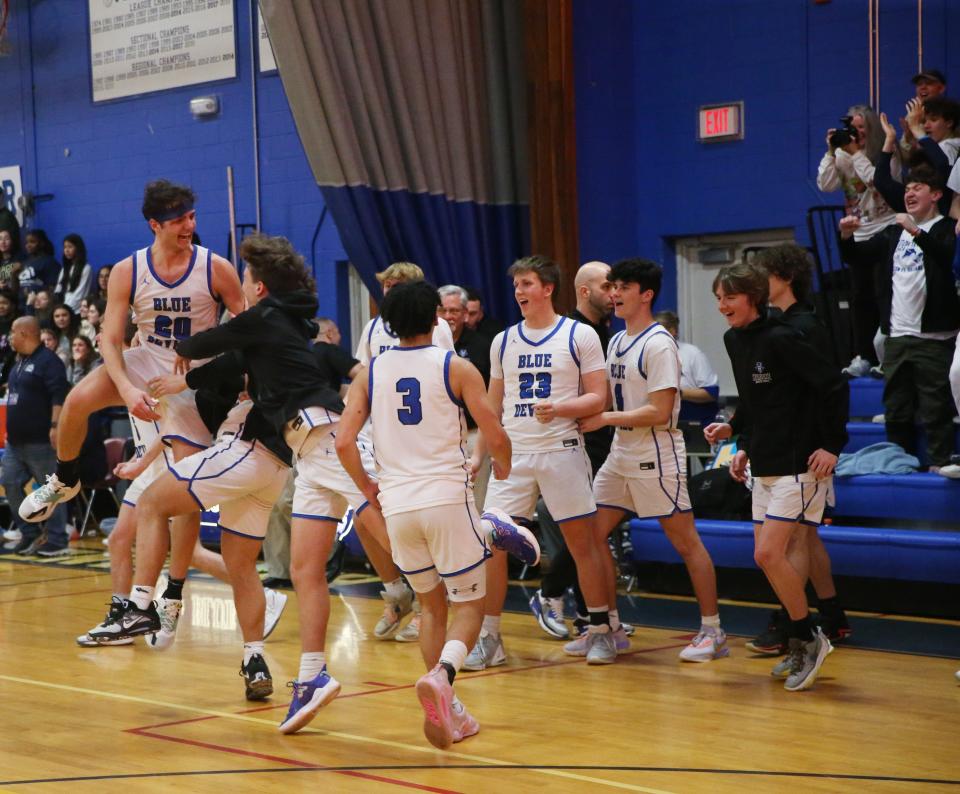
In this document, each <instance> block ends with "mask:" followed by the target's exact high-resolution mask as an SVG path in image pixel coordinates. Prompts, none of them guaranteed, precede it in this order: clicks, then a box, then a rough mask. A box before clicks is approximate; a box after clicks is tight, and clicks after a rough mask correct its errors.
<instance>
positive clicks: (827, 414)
mask: <svg viewBox="0 0 960 794" xmlns="http://www.w3.org/2000/svg"><path fill="white" fill-rule="evenodd" d="M713 289H714V294H715V295H716V296H717V307H718V309H719V310H720V312H721V314H723V315H724V317H726V319H727V323H728V324H729V326H730V330H728V331H727V332H726V333H725V334H724V336H723V341H724V344H725V345H726V347H727V353H728V354H729V355H730V362H731V364H732V365H733V374H734V378H735V379H736V382H737V392H738V394H739V395H740V402H739V404H738V406H737V412H736V413H735V414H734V417H733V420H732V426H733V427H731V424H726V423H719V422H717V423H713V424H711V425H708V426H707V427H706V428H704V436H705V437H706V438H707V441H708V442H710V443H711V444H712V443H715V442H716V441H717V440H721V439H724V438H729V437H730V435H731V433H732V432H739V433H740V438H739V446H740V449H739V450H738V451H737V454H736V455H735V456H734V459H733V462H732V463H731V464H730V474H731V476H733V477H734V478H735V479H738V480H741V481H743V480H745V479H746V465H747V462H748V457H749V462H750V466H751V469H752V474H753V483H754V484H753V523H754V534H755V545H756V548H755V551H754V556H755V558H756V561H757V564H758V565H759V566H760V567H761V569H763V572H764V574H765V575H766V577H767V579H768V580H769V582H770V585H771V586H772V587H773V589H774V591H775V592H776V594H777V597H778V598H779V599H780V603H781V604H783V606H784V608H785V609H786V610H787V614H788V615H789V617H790V628H789V652H788V655H787V658H786V659H785V660H784V661H783V662H781V663H779V664H778V665H777V666H776V667H774V669H773V675H775V676H778V677H786V681H785V683H784V688H785V689H787V690H788V691H790V692H795V691H798V690H802V689H809V688H810V687H811V686H813V683H814V681H815V680H816V678H817V674H818V672H819V670H820V667H821V665H822V664H823V662H824V660H825V659H826V658H827V655H828V654H830V653H831V652H832V651H833V646H832V645H831V644H830V640H828V639H827V638H826V637H825V636H824V634H823V632H822V631H821V630H820V628H819V627H814V626H813V624H812V622H811V619H810V609H809V605H808V603H807V595H806V592H805V586H806V579H805V578H804V577H803V576H801V574H800V573H799V572H798V571H797V570H796V568H794V567H793V565H792V564H791V561H790V558H789V557H788V556H787V548H788V546H789V544H790V542H791V540H792V538H793V537H794V535H795V534H796V532H797V531H798V526H799V525H800V524H801V523H803V524H807V525H809V526H818V525H819V524H820V520H821V518H822V517H823V509H824V504H825V500H826V492H827V484H828V481H829V477H830V475H831V474H833V469H834V467H835V466H836V464H837V457H838V455H839V454H840V450H841V449H843V446H844V444H846V442H847V429H846V422H847V414H848V403H849V390H848V386H847V382H846V380H845V378H844V377H843V375H842V374H841V373H840V370H839V369H838V368H837V367H836V365H835V363H834V362H832V361H830V359H829V357H828V356H829V354H828V353H827V352H826V351H822V350H818V349H817V348H815V347H814V346H813V345H811V344H810V343H809V342H808V341H807V340H806V339H805V338H804V337H803V336H802V335H801V334H800V332H799V331H797V330H796V329H794V328H791V327H790V326H788V325H787V324H786V323H784V322H783V321H782V320H779V319H777V318H771V317H769V316H768V314H767V308H766V307H767V299H768V297H769V289H770V286H769V282H768V279H767V273H766V271H765V270H762V269H760V268H758V267H755V266H753V265H732V266H730V267H725V268H722V269H721V270H720V272H719V273H718V274H717V277H716V278H715V279H714V282H713ZM808 406H814V407H815V408H816V410H810V409H809V408H808Z"/></svg>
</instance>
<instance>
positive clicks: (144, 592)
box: [130, 584, 153, 609]
mask: <svg viewBox="0 0 960 794" xmlns="http://www.w3.org/2000/svg"><path fill="white" fill-rule="evenodd" d="M130 600H131V601H133V603H134V604H136V605H137V607H138V608H139V609H146V608H147V607H148V606H150V602H151V601H153V585H149V584H135V585H134V586H133V589H132V590H131V591H130Z"/></svg>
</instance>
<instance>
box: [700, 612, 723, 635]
mask: <svg viewBox="0 0 960 794" xmlns="http://www.w3.org/2000/svg"><path fill="white" fill-rule="evenodd" d="M700 625H701V626H703V627H704V628H705V629H713V630H714V631H720V615H719V614H717V615H701V616H700Z"/></svg>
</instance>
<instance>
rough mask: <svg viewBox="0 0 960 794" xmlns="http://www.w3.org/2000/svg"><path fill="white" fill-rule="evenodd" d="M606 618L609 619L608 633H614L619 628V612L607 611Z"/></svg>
mask: <svg viewBox="0 0 960 794" xmlns="http://www.w3.org/2000/svg"><path fill="white" fill-rule="evenodd" d="M607 617H608V618H609V619H610V631H616V630H617V629H619V628H620V612H619V611H618V610H616V609H609V610H607Z"/></svg>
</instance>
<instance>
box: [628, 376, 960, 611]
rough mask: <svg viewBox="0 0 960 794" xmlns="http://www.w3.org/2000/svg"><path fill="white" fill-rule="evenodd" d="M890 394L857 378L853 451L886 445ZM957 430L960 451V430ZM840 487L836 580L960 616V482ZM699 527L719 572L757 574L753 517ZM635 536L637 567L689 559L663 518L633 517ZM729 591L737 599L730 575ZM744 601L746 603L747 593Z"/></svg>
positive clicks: (889, 479) (867, 480)
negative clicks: (884, 419)
mask: <svg viewBox="0 0 960 794" xmlns="http://www.w3.org/2000/svg"><path fill="white" fill-rule="evenodd" d="M882 388H883V382H882V381H880V380H875V379H872V378H857V379H856V380H853V381H851V384H850V406H851V408H850V414H851V417H852V419H851V422H850V423H849V425H848V431H849V435H850V440H849V442H848V444H847V447H846V448H845V450H844V451H845V452H855V451H857V450H859V449H863V448H864V447H865V446H867V445H869V444H874V443H878V442H881V441H885V440H886V436H885V434H884V426H883V424H882V423H879V422H877V423H875V422H873V421H871V420H872V418H873V417H874V416H876V415H877V414H882V413H883V404H882V402H881V399H880V398H881V395H882ZM957 430H958V432H957V444H956V448H957V449H958V450H960V426H958V428H957ZM918 433H919V435H920V438H921V439H922V435H923V434H922V433H920V431H919V429H918ZM923 455H924V449H923V446H922V445H921V449H920V457H921V459H922V458H923ZM835 490H836V501H837V506H836V510H835V511H834V513H833V518H832V522H833V523H832V524H830V525H827V526H823V527H821V530H820V534H821V537H822V538H823V541H824V545H825V546H826V548H827V550H828V551H829V553H830V557H831V561H832V564H833V572H834V574H835V575H836V576H838V577H845V578H846V579H847V580H848V581H847V582H846V584H847V585H849V586H848V587H847V588H846V590H847V592H849V591H850V590H854V591H859V592H862V593H864V596H863V599H862V600H863V606H862V607H861V608H873V609H878V610H885V611H890V610H893V609H896V608H897V607H898V606H902V607H903V608H904V609H905V610H906V608H907V604H908V602H912V601H914V599H913V598H911V597H909V595H908V594H909V593H910V592H911V590H912V591H915V592H916V595H917V599H916V600H917V601H921V600H922V599H921V598H920V596H921V593H924V594H925V595H926V596H931V595H933V597H934V599H935V600H938V601H942V602H943V603H937V604H936V606H935V607H934V610H933V611H935V612H937V613H938V614H948V615H951V616H953V617H960V598H958V595H960V587H958V586H960V480H950V479H947V478H945V477H941V476H940V475H938V474H931V473H927V472H913V473H910V474H898V475H878V474H869V475H860V476H855V477H845V478H836V479H835ZM697 528H698V530H699V532H700V536H701V537H702V539H703V542H704V545H705V546H706V547H707V549H708V550H709V551H710V554H711V556H712V557H713V560H714V564H715V565H716V566H717V567H718V568H721V569H734V570H735V571H744V572H747V571H754V572H757V566H756V563H755V562H754V560H753V526H752V524H751V523H750V522H749V521H714V520H698V521H697ZM630 537H631V541H632V543H633V559H634V561H635V562H636V563H638V564H643V565H644V566H647V567H648V568H649V564H650V563H655V564H667V565H674V564H677V563H679V561H680V557H679V555H678V554H677V553H676V551H674V549H673V547H672V546H671V545H670V542H669V541H668V540H667V538H666V536H665V535H664V533H663V531H662V530H661V529H660V525H659V522H658V521H657V520H656V519H644V520H639V519H634V520H633V521H631V522H630ZM647 572H648V573H649V570H648V571H647ZM757 573H759V572H757ZM728 578H730V577H728ZM753 581H754V583H758V582H760V580H759V579H758V578H757V577H754V579H753ZM844 589H845V588H843V587H841V591H844ZM721 591H722V592H725V593H726V594H729V589H728V588H727V587H725V586H724V581H723V577H721ZM867 594H868V595H867ZM937 594H939V595H940V598H939V599H937V598H936V597H937ZM737 595H739V596H740V597H746V596H745V595H744V593H743V591H742V590H741V591H740V593H739V594H737ZM845 595H846V593H845ZM885 595H887V596H889V597H886V598H885V597H884V596H885ZM850 600H852V601H854V602H856V601H857V600H858V599H857V597H856V596H855V595H854V597H853V598H852V599H850ZM927 603H928V604H929V603H930V602H929V601H928V602H927ZM868 604H869V606H867V605H868ZM853 605H854V604H851V606H853ZM926 609H927V611H930V608H929V606H928V607H926Z"/></svg>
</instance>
